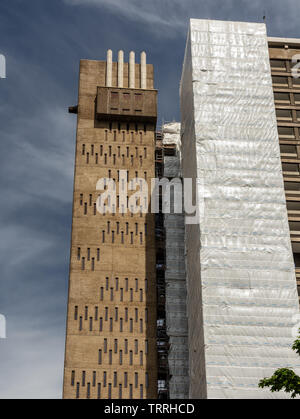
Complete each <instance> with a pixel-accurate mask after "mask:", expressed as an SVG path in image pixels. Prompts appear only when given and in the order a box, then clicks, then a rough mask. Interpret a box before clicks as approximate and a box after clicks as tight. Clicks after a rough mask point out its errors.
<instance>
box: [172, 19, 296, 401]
mask: <svg viewBox="0 0 300 419" xmlns="http://www.w3.org/2000/svg"><path fill="white" fill-rule="evenodd" d="M180 96H181V111H182V125H181V139H182V145H181V147H182V170H183V176H184V177H186V178H194V179H195V178H197V193H198V206H199V209H200V211H199V224H194V225H186V227H185V231H186V232H185V239H186V269H187V315H188V329H189V375H190V389H189V396H190V397H192V398H206V397H207V398H285V397H290V396H289V395H287V394H286V393H283V392H280V393H271V392H270V391H269V390H268V389H259V388H258V382H259V380H260V379H262V378H264V377H269V376H271V375H272V374H273V372H274V371H275V370H276V369H277V368H278V367H292V368H293V369H294V371H295V372H296V373H297V374H300V358H299V356H298V355H297V354H296V353H294V352H293V351H292V349H291V346H292V343H293V340H294V336H293V333H292V330H295V326H296V325H297V322H298V323H299V302H298V296H297V289H296V279H295V271H294V263H293V255H292V250H291V242H290V234H289V226H288V219H287V210H286V202H285V194H284V188H283V176H282V169H281V161H280V150H279V141H278V133H277V126H276V117H275V109H274V100H273V91H272V81H271V74H270V64H269V55H268V45H267V37H266V27H265V25H264V24H257V23H241V22H223V21H210V20H196V19H192V20H191V21H190V28H189V34H188V39H187V45H186V51H185V59H184V66H183V73H182V79H181V87H180Z"/></svg>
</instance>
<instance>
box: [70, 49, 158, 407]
mask: <svg viewBox="0 0 300 419" xmlns="http://www.w3.org/2000/svg"><path fill="white" fill-rule="evenodd" d="M119 55H120V54H119ZM110 58H111V55H110V57H109V61H110ZM144 66H145V64H144ZM118 68H119V72H118ZM145 68H146V73H145ZM120 71H122V73H121V72H120ZM129 73H131V77H132V75H134V79H133V80H132V79H131V80H130V81H129ZM121 74H122V75H123V78H122V80H120V79H121V77H120V75H121ZM145 80H146V86H145ZM121 82H122V87H123V88H124V89H125V90H126V89H127V91H128V86H129V83H131V86H134V88H135V90H140V92H141V93H142V94H146V91H145V90H142V89H140V87H141V85H142V84H143V86H144V87H146V88H147V89H148V90H149V91H151V95H152V97H153V92H154V90H153V66H152V65H150V64H147V65H146V67H144V68H143V81H142V80H141V66H140V64H135V63H134V65H133V68H132V65H131V72H130V71H129V64H128V63H124V64H123V63H122V65H121V66H120V65H119V66H118V63H115V62H112V64H111V67H110V68H109V66H108V65H107V63H106V62H105V61H92V60H81V62H80V71H79V94H78V116H77V140H76V161H75V175H74V198H73V220H72V241H71V259H70V278H69V297H68V317H67V334H66V350H65V369H64V390H63V397H64V398H91V399H92V398H104V399H107V398H137V399H139V398H156V395H157V351H156V275H155V233H154V225H155V220H154V217H153V216H152V215H151V214H144V213H142V212H139V213H137V214H131V213H129V212H127V213H126V214H120V213H119V212H118V209H117V211H116V212H115V213H106V214H100V213H99V212H98V211H97V205H96V200H97V199H98V196H99V194H100V193H101V191H98V190H96V183H97V181H98V179H100V178H103V177H106V178H110V179H114V181H115V182H116V188H117V196H118V190H119V186H120V185H119V179H120V178H119V176H120V170H125V171H126V173H127V179H128V180H129V181H130V180H131V179H133V178H136V177H139V178H143V179H150V178H152V177H154V176H155V165H154V150H155V122H154V120H153V121H152V122H151V123H149V122H145V123H144V122H143V118H141V117H140V116H141V115H139V118H138V120H137V121H136V122H135V121H134V118H132V115H131V119H130V121H129V120H128V121H126V119H124V118H123V119H122V118H121V119H120V120H118V118H116V115H114V118H113V119H112V120H110V119H109V117H108V118H106V119H105V120H103V119H101V118H97V119H96V117H95V115H96V111H95V107H96V101H97V100H99V97H98V98H97V89H98V87H106V86H108V84H109V85H110V87H112V88H113V87H117V86H118V84H120V83H121ZM108 87H109V86H108ZM117 90H118V91H121V92H122V89H119V88H118V89H117ZM100 100H101V97H100ZM155 106H156V103H155ZM133 192H134V191H133ZM133 192H131V193H133ZM131 193H130V194H131ZM149 193H150V191H149Z"/></svg>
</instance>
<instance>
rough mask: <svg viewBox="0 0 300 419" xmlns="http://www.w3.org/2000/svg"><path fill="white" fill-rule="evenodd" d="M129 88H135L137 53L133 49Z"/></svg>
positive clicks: (130, 57) (131, 52) (130, 61)
mask: <svg viewBox="0 0 300 419" xmlns="http://www.w3.org/2000/svg"><path fill="white" fill-rule="evenodd" d="M129 88H130V89H134V88H135V54H134V52H133V51H130V53H129Z"/></svg>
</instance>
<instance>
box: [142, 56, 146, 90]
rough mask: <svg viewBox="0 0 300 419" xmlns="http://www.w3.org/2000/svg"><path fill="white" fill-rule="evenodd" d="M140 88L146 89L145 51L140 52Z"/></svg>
mask: <svg viewBox="0 0 300 419" xmlns="http://www.w3.org/2000/svg"><path fill="white" fill-rule="evenodd" d="M141 89H147V64H146V53H145V51H143V52H142V53H141Z"/></svg>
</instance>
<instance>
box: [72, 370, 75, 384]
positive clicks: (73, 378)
mask: <svg viewBox="0 0 300 419" xmlns="http://www.w3.org/2000/svg"><path fill="white" fill-rule="evenodd" d="M74 382H75V371H74V370H73V371H72V374H71V386H74Z"/></svg>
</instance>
